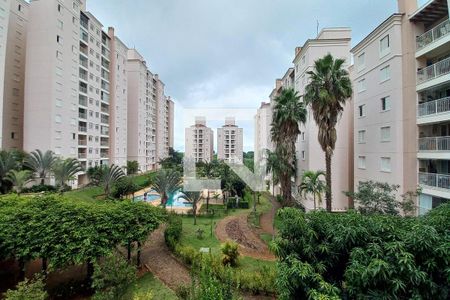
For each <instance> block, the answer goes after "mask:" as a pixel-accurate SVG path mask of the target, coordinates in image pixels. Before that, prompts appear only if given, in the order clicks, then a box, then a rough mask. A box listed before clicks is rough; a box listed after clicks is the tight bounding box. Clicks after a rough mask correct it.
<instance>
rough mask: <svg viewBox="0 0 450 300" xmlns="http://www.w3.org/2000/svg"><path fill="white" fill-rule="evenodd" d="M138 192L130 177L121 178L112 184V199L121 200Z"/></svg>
mask: <svg viewBox="0 0 450 300" xmlns="http://www.w3.org/2000/svg"><path fill="white" fill-rule="evenodd" d="M138 190H139V187H138V186H137V184H136V183H134V181H133V179H132V178H130V177H122V178H121V179H119V180H118V181H117V182H116V183H115V184H114V193H113V196H114V198H118V199H120V198H122V197H125V196H127V195H129V194H133V198H134V193H135V192H137V191H138Z"/></svg>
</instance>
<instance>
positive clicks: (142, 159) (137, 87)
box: [127, 49, 158, 172]
mask: <svg viewBox="0 0 450 300" xmlns="http://www.w3.org/2000/svg"><path fill="white" fill-rule="evenodd" d="M127 59H128V62H127V74H128V75H127V76H128V110H127V112H128V134H127V137H128V160H130V161H133V160H135V161H137V162H138V163H139V167H140V170H141V171H144V172H145V171H150V170H154V169H156V164H157V162H158V155H157V149H156V148H157V146H156V144H157V138H156V136H157V117H156V114H157V104H156V103H157V98H156V97H157V95H156V85H157V82H158V77H157V75H154V74H152V73H151V72H150V71H149V70H148V67H147V63H146V61H145V60H144V57H143V56H142V55H141V54H140V53H139V52H138V51H137V50H135V49H130V50H128V56H127Z"/></svg>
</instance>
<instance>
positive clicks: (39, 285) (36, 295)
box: [5, 276, 48, 300]
mask: <svg viewBox="0 0 450 300" xmlns="http://www.w3.org/2000/svg"><path fill="white" fill-rule="evenodd" d="M47 298H48V294H47V292H46V291H45V285H44V282H43V277H42V276H36V277H35V278H34V279H33V280H28V279H25V280H24V281H22V282H19V284H18V285H17V286H16V289H15V290H8V291H7V292H6V293H5V299H6V300H45V299H47Z"/></svg>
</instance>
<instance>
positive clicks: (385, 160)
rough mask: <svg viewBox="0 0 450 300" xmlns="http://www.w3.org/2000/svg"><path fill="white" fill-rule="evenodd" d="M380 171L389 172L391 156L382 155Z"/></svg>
mask: <svg viewBox="0 0 450 300" xmlns="http://www.w3.org/2000/svg"><path fill="white" fill-rule="evenodd" d="M381 171H382V172H391V158H390V157H382V158H381Z"/></svg>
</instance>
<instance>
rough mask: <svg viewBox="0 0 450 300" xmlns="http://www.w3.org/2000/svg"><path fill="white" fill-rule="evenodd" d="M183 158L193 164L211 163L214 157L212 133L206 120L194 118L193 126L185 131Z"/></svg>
mask: <svg viewBox="0 0 450 300" xmlns="http://www.w3.org/2000/svg"><path fill="white" fill-rule="evenodd" d="M184 137H185V143H184V145H185V154H184V155H185V157H186V158H189V159H194V160H195V162H211V161H212V160H213V157H214V132H213V130H212V129H211V128H209V127H207V126H206V119H205V118H203V117H197V118H195V124H194V125H192V126H190V127H188V128H186V129H185V135H184Z"/></svg>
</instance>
